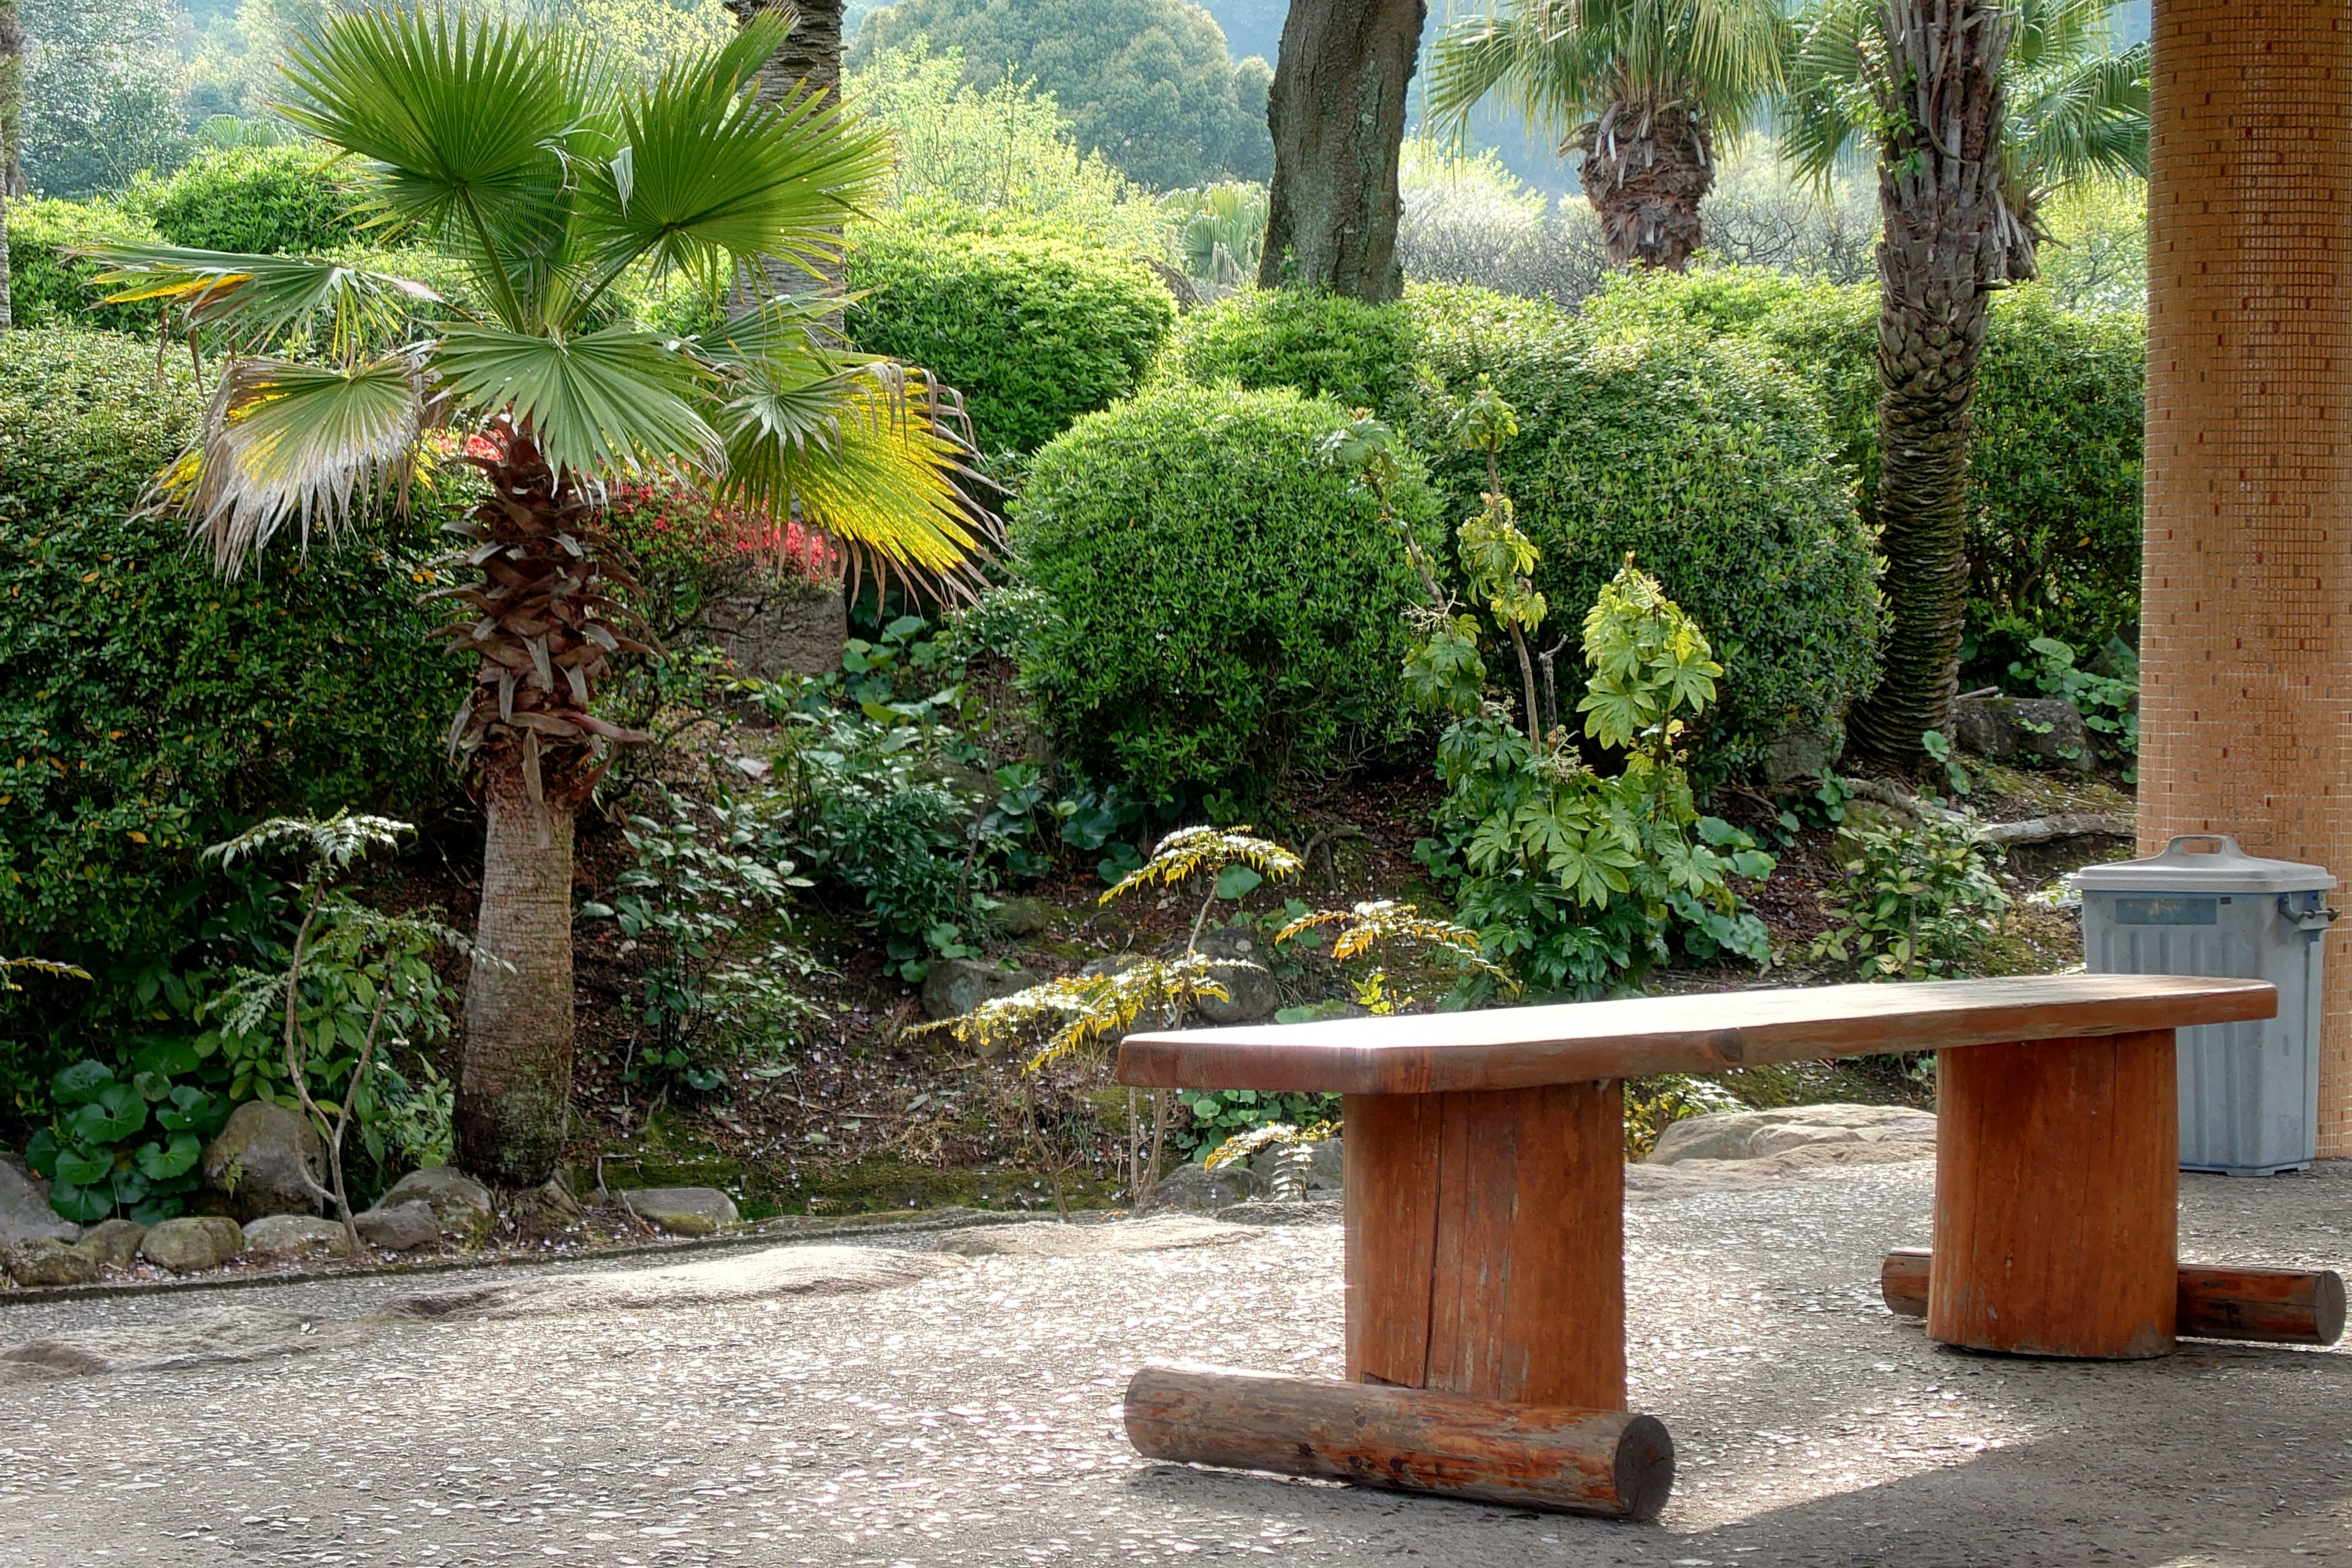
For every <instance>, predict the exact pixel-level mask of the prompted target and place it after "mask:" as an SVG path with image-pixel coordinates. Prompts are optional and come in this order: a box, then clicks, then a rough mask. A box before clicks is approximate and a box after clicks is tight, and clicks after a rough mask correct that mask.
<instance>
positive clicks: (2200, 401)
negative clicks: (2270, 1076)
mask: <svg viewBox="0 0 2352 1568" xmlns="http://www.w3.org/2000/svg"><path fill="white" fill-rule="evenodd" d="M2155 11H2156V17H2155V26H2156V77H2155V85H2154V117H2155V122H2154V140H2153V143H2152V145H2151V148H2150V158H2149V163H2150V171H2149V188H2148V279H2147V293H2148V301H2147V303H2148V311H2147V327H2148V331H2147V340H2148V341H2147V543H2146V552H2147V553H2146V575H2145V581H2144V584H2143V592H2144V595H2145V605H2144V609H2143V612H2142V620H2141V634H2140V658H2141V670H2142V677H2143V682H2144V684H2143V688H2142V691H2141V697H2140V714H2141V742H2140V785H2139V800H2140V816H2139V821H2140V829H2139V831H2140V847H2141V850H2142V852H2143V853H2152V852H2154V851H2155V850H2157V849H2159V848H2161V847H2163V845H2164V841H2165V838H2166V837H2167V836H2168V835H2170V834H2174V833H2187V832H2207V831H2229V832H2234V833H2236V834H2237V835H2238V836H2239V837H2240V838H2241V840H2242V842H2243V843H2244V845H2245V847H2246V849H2247V851H2248V852H2249V853H2250V854H2256V855H2272V856H2278V857H2281V858H2286V859H2294V860H2309V861H2316V862H2318V863H2319V864H2321V865H2324V866H2326V867H2327V868H2329V869H2330V870H2332V871H2334V872H2335V873H2336V876H2337V877H2338V878H2343V879H2347V881H2352V550H2347V545H2352V13H2347V9H2346V7H2345V6H2344V5H2343V0H2335V3H2334V4H2332V5H2331V4H2323V3H2318V0H2156V5H2155ZM2347 894H2352V889H2345V890H2344V891H2341V892H2339V893H2338V894H2337V895H2336V902H2337V903H2339V904H2341V903H2343V902H2345V900H2346V897H2347ZM2346 923H2347V926H2352V921H2347V922H2346ZM2328 946H2329V953H2328V960H2327V962H2328V966H2329V967H2328V976H2327V997H2326V1018H2327V1022H2326V1034H2325V1036H2324V1037H2323V1041H2322V1047H2321V1065H2320V1077H2319V1100H2320V1132H2319V1152H2321V1153H2322V1154H2323V1155H2347V1154H2352V931H2344V932H2340V933H2338V934H2337V935H2335V936H2333V937H2331V938H2330V939H2329V942H2328Z"/></svg>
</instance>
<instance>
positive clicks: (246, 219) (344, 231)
mask: <svg viewBox="0 0 2352 1568" xmlns="http://www.w3.org/2000/svg"><path fill="white" fill-rule="evenodd" d="M353 200H354V192H353V190H352V186H351V184H350V183H349V182H348V181H347V180H345V179H344V178H342V177H341V171H340V170H339V169H338V167H337V165H336V162H335V159H334V156H333V155H332V154H331V153H330V152H329V151H328V150H327V149H325V148H322V147H320V146H318V145H317V144H315V143H310V142H285V143H281V144H280V145H278V146H275V147H231V148H215V149H210V150H207V151H205V152H203V153H197V154H196V155H195V156H194V158H192V159H190V160H189V161H188V162H187V163H186V164H185V165H184V166H183V167H182V168H181V169H180V170H179V171H178V172H177V173H175V174H173V175H172V177H171V178H170V179H168V180H163V181H158V182H155V183H153V184H150V185H147V186H146V187H145V188H143V189H142V190H138V191H134V192H133V194H132V195H131V203H132V205H136V206H139V207H141V208H142V209H143V210H144V211H145V213H146V215H147V217H148V219H149V221H150V222H152V224H153V225H154V226H155V231H156V232H157V233H158V234H160V235H162V236H163V238H165V239H167V240H169V241H170V242H171V243H172V244H173V245H186V246H193V247H195V248H197V249H199V250H235V251H245V252H262V253H267V254H270V255H280V256H290V255H314V254H317V253H319V252H321V251H330V250H335V249H338V248H341V247H346V246H352V245H357V244H360V243H362V236H361V233H360V226H359V223H358V222H357V221H356V220H355V219H354V218H353V217H352V216H351V212H350V209H351V206H352V201H353Z"/></svg>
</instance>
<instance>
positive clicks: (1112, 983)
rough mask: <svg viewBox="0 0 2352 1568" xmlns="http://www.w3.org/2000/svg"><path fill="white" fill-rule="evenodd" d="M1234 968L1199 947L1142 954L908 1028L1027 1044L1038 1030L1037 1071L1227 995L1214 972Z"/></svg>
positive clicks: (966, 1039)
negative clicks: (1142, 1021)
mask: <svg viewBox="0 0 2352 1568" xmlns="http://www.w3.org/2000/svg"><path fill="white" fill-rule="evenodd" d="M1236 966H1237V965H1236V961H1234V960H1232V959H1223V958H1204V957H1202V955H1201V954H1199V953H1197V952H1188V953H1186V954H1184V955H1183V956H1182V957H1181V958H1170V959H1160V958H1140V959H1137V960H1136V961H1135V962H1134V963H1130V964H1129V965H1128V966H1127V967H1126V968H1124V969H1121V970H1118V972H1117V973H1109V974H1071V975H1065V976H1064V977H1062V978H1061V979H1059V980H1048V981H1046V982H1045V984H1042V985H1032V986H1031V987H1029V988H1028V989H1027V990H1026V991H1016V992H1014V993H1013V994H1012V995H1010V996H1000V997H998V998H996V999H995V1000H993V1001H990V1002H982V1004H981V1005H979V1006H977V1007H974V1008H973V1009H972V1010H971V1012H969V1013H966V1014H964V1015H962V1016H960V1017H954V1018H943V1019H941V1020H940V1021H939V1022H938V1023H935V1024H924V1025H921V1026H919V1027H917V1028H914V1029H910V1030H908V1033H909V1034H917V1035H919V1034H929V1033H932V1032H934V1031H936V1032H939V1033H943V1034H947V1035H951V1036H953V1037H955V1038H956V1039H958V1040H961V1041H962V1042H963V1043H964V1044H966V1045H975V1046H996V1045H1028V1044H1030V1043H1032V1042H1034V1041H1035V1040H1036V1039H1037V1037H1038V1036H1039V1035H1040V1034H1043V1035H1044V1036H1045V1039H1044V1042H1043V1044H1041V1045H1039V1046H1038V1047H1037V1048H1036V1052H1035V1054H1034V1055H1033V1056H1032V1057H1031V1058H1029V1063H1028V1068H1027V1070H1028V1071H1030V1072H1036V1071H1038V1070H1039V1069H1041V1068H1046V1067H1049V1066H1051V1065H1052V1064H1053V1063H1055V1062H1056V1061H1059V1060H1060V1059H1061V1058H1064V1057H1066V1056H1069V1055H1071V1054H1072V1053H1074V1052H1078V1051H1083V1050H1087V1049H1089V1048H1091V1047H1096V1046H1099V1045H1101V1044H1102V1043H1103V1042H1105V1041H1107V1040H1114V1039H1117V1038H1118V1037H1120V1036H1123V1035H1125V1034H1126V1033H1127V1032H1128V1031H1129V1030H1130V1029H1132V1028H1133V1027H1134V1026H1135V1023H1136V1020H1137V1019H1139V1018H1141V1017H1143V1016H1146V1015H1147V1014H1150V1015H1162V1016H1170V1017H1174V1016H1181V1013H1182V1012H1183V1010H1184V1008H1185V1007H1187V1006H1189V1005H1191V1004H1192V1003H1194V1002H1197V1001H1199V1000H1201V999H1202V997H1213V998H1214V999H1216V1000H1217V1001H1220V1002H1223V1001H1227V1000H1229V999H1230V998H1229V997H1228V996H1227V994H1226V992H1225V988H1224V986H1223V985H1222V984H1219V983H1218V981H1217V977H1216V972H1217V971H1218V970H1220V969H1231V968H1234V967H1236Z"/></svg>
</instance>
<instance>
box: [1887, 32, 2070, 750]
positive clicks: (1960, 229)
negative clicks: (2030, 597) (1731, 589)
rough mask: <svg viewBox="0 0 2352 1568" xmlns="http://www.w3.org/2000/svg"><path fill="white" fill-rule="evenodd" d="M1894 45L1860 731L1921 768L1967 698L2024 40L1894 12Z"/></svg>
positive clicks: (2011, 239) (2010, 233)
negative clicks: (2008, 148) (1967, 635)
mask: <svg viewBox="0 0 2352 1568" xmlns="http://www.w3.org/2000/svg"><path fill="white" fill-rule="evenodd" d="M1886 37H1887V42H1888V49H1887V58H1886V59H1885V76H1884V77H1882V78H1881V79H1879V81H1878V82H1877V84H1876V88H1877V92H1878V96H1879V100H1880V107H1881V109H1882V110H1884V111H1885V114H1886V117H1887V123H1888V124H1889V125H1890V126H1891V127H1892V128H1893V129H1892V130H1891V131H1890V132H1889V133H1888V134H1887V136H1886V138H1885V144H1884V146H1883V148H1882V150H1881V154H1880V160H1879V172H1878V207H1879V213H1880V216H1881V219H1882V221H1883V223H1884V225H1885V230H1884V233H1883V235H1882V237H1881V238H1880V240H1879V247H1878V287H1879V306H1878V389H1879V400H1878V451H1879V459H1878V460H1879V468H1878V495H1877V501H1876V511H1877V517H1878V523H1879V529H1880V548H1881V550H1882V552H1884V553H1885V557H1886V574H1885V579H1884V584H1883V591H1884V593H1885V597H1886V603H1887V612H1888V625H1887V632H1886V641H1885V658H1884V661H1883V663H1884V674H1883V675H1882V677H1881V679H1880V681H1879V684H1878V688H1877V689H1876V690H1874V691H1873V692H1872V693H1871V694H1870V696H1869V698H1868V699H1867V700H1864V702H1863V703H1862V704H1861V705H1860V706H1859V707H1857V708H1856V709H1855V710H1854V712H1853V716H1852V719H1851V720H1850V721H1849V724H1848V732H1849V734H1850V736H1851V739H1852V741H1853V745H1854V747H1855V749H1856V750H1857V751H1859V752H1863V753H1864V754H1865V755H1868V756H1871V757H1874V758H1876V759H1878V760H1879V761H1881V762H1885V763H1892V764H1894V765H1895V766H1897V767H1900V768H1904V769H1906V770H1910V769H1916V767H1917V766H1918V765H1919V764H1920V763H1921V761H1922V759H1923V758H1924V755H1925V751H1924V748H1923V747H1922V746H1921V745H1920V737H1921V735H1923V734H1925V733H1926V732H1927V731H1931V730H1934V731H1941V730H1944V729H1945V728H1947V726H1948V724H1949V723H1950V720H1951V705H1952V694H1953V692H1954V691H1955V690H1956V689H1958V679H1959V652H1960V631H1961V623H1962V619H1963V617H1964V616H1966V614H1967V611H1968V584H1969V561H1968V527H1967V524H1968V516H1967V505H1968V481H1969V446H1970V444H1971V441H1972V438H1973V436H1974V415H1973V409H1974V405H1975V402H1976V388H1977V362H1978V359H1979V355H1980V353H1981V352H1982V350H1983V347H1984V334H1985V313H1986V307H1987V305H1988V303H1989V302H1990V298H1991V291H1992V290H1993V289H1996V288H1998V287H2000V284H2001V282H2002V281H2003V280H2004V279H2005V277H2006V276H2007V258H2008V256H2009V255H2010V253H2011V249H2012V248H2013V247H2014V244H2015V240H2016V228H2017V219H2016V217H2015V216H2014V215H2012V214H2011V213H2010V212H2009V211H2008V210H2007V208H2006V207H2005V206H2004V205H2003V204H2002V199H2001V191H2000V164H1999V162H1998V153H1999V142H2000V125H2001V111H2002V107H2001V85H2000V72H2001V67H2002V63H2003V58H2004V57H2005V56H2006V54H2007V52H2008V46H2009V27H2008V23H2007V22H2006V21H2005V20H2004V19H2003V16H2002V15H2001V12H2000V7H1999V5H1998V4H1996V0H1890V3H1889V5H1888V15H1887V20H1886ZM2026 248H2027V251H2028V253H2029V254H2030V253H2031V247H2030V246H2029V247H2026Z"/></svg>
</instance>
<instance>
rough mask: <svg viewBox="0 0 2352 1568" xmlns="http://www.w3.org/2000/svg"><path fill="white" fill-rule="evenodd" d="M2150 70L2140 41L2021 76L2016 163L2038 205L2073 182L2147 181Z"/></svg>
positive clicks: (2013, 112) (2013, 104)
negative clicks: (2128, 177) (2127, 177)
mask: <svg viewBox="0 0 2352 1568" xmlns="http://www.w3.org/2000/svg"><path fill="white" fill-rule="evenodd" d="M2149 67H2150V57H2149V53H2148V47H2147V44H2146V43H2145V42H2142V43H2138V44H2135V45H2133V46H2132V47H2130V48H2128V49H2126V50H2125V51H2124V52H2123V53H2121V54H2117V55H2094V56H2089V57H2086V58H2074V59H2065V60H2060V61H2056V62H2053V63H2052V64H2051V65H2050V66H2049V67H2047V68H2044V69H2042V70H2040V71H2032V72H2021V73H2018V75H2019V77H2020V78H2021V79H2015V80H2012V81H2011V85H2010V89H2009V105H2010V121H2011V135H2010V143H2011V145H2010V157H2011V161H2012V162H2013V163H2014V164H2015V166H2016V168H2017V170H2018V172H2019V174H2020V176H2021V178H2022V179H2023V180H2025V181H2027V182H2030V185H2031V192H2032V196H2033V198H2034V201H2035V202H2036V203H2037V204H2038V203H2039V201H2040V200H2041V199H2042V197H2043V196H2046V195H2047V194H2048V193H2049V191H2051V190H2052V189H2053V188H2055V187H2056V186H2059V185H2063V184H2068V183H2069V182H2071V181H2074V180H2080V179H2088V178H2095V177H2098V176H2101V175H2109V176H2112V175H2119V174H2139V175H2143V176H2144V175H2146V174H2147V135H2148V119H2147V116H2148V99H2147V91H2148V73H2149Z"/></svg>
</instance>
